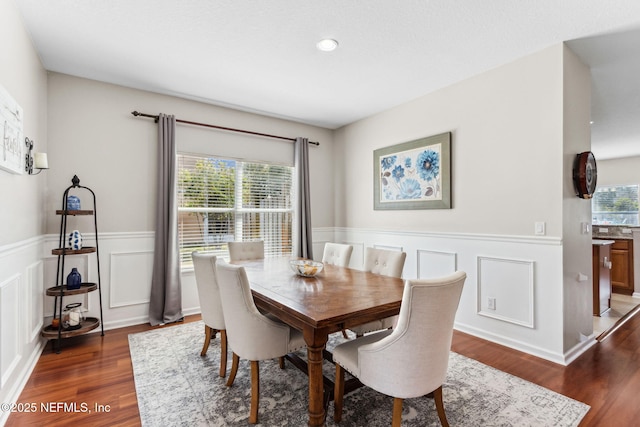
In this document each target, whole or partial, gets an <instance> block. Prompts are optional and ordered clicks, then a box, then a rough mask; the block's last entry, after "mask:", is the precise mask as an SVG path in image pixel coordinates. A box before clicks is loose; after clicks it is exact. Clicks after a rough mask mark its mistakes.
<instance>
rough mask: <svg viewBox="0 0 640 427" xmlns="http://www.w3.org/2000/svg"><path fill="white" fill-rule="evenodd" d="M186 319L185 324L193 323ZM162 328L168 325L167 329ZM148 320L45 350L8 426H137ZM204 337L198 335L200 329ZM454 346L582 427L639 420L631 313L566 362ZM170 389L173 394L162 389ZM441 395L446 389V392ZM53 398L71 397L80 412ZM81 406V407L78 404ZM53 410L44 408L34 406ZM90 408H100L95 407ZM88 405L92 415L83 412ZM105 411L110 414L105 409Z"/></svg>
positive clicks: (477, 343)
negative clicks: (137, 354) (141, 337)
mask: <svg viewBox="0 0 640 427" xmlns="http://www.w3.org/2000/svg"><path fill="white" fill-rule="evenodd" d="M199 319H200V316H190V317H188V318H187V319H185V322H192V321H197V320H199ZM165 327H166V326H165ZM148 329H151V327H150V326H149V325H139V326H133V327H129V328H122V329H118V330H112V331H107V332H106V333H105V336H104V337H101V336H100V335H99V334H92V335H87V336H81V337H75V338H71V339H68V340H66V341H65V342H64V346H63V349H62V352H61V353H60V354H56V353H54V352H52V351H51V345H48V346H47V347H46V349H45V350H44V352H43V354H42V356H41V357H40V360H39V361H38V364H37V366H36V367H35V369H34V371H33V373H32V375H31V378H30V379H29V381H28V383H27V384H26V386H25V388H24V390H23V392H22V394H21V396H20V399H19V400H18V402H19V403H22V404H24V403H35V404H36V405H37V407H38V410H37V411H36V412H35V413H13V414H12V415H11V416H10V417H9V420H8V422H7V424H6V425H7V426H25V425H46V426H48V427H51V426H68V425H73V424H75V425H87V426H107V425H108V426H139V425H140V416H139V413H138V406H137V400H136V393H135V385H134V381H133V370H132V367H131V358H130V356H129V345H128V339H127V336H128V334H130V333H135V332H141V331H145V330H148ZM203 335H204V334H203ZM452 349H453V351H455V352H457V353H460V354H463V355H465V356H467V357H471V358H473V359H476V360H478V361H480V362H482V363H485V364H487V365H490V366H493V367H495V368H497V369H500V370H502V371H504V372H508V373H510V374H513V375H516V376H518V377H521V378H524V379H525V380H528V381H531V382H533V383H536V384H539V385H541V386H543V387H547V388H549V389H551V390H554V391H556V392H558V393H561V394H564V395H566V396H569V397H572V398H574V399H577V400H579V401H581V402H584V403H587V404H588V405H590V406H591V410H590V411H589V412H588V413H587V415H586V417H585V418H584V420H583V422H582V424H581V426H631V425H638V420H639V419H640V405H638V395H639V394H640V360H639V359H640V315H636V316H633V317H632V318H631V319H629V320H628V321H627V322H626V323H625V324H624V325H623V326H621V327H620V328H619V329H618V330H616V331H615V332H614V333H613V334H611V335H610V336H609V337H608V338H607V339H606V340H604V341H603V342H601V343H598V344H596V345H595V346H593V347H592V348H591V349H589V350H588V351H587V352H586V353H585V354H583V355H582V356H581V357H580V358H579V359H577V360H576V361H575V362H573V363H572V364H571V365H569V366H561V365H557V364H555V363H552V362H549V361H546V360H542V359H539V358H536V357H534V356H531V355H528V354H524V353H521V352H518V351H515V350H512V349H509V348H505V347H502V346H499V345H496V344H492V343H488V342H487V341H484V340H481V339H478V338H475V337H472V336H470V335H466V334H463V333H460V332H455V333H454V339H453V347H452ZM167 392H168V393H170V392H171V391H170V390H168V391H167ZM444 393H445V394H446V389H445V391H444ZM56 402H63V403H67V404H68V403H70V402H77V411H78V412H69V409H71V408H69V407H67V408H64V407H63V406H61V407H58V406H56V404H55V403H56ZM83 402H84V403H85V404H86V405H87V406H86V408H85V407H83V406H82V405H81V404H82V403H83ZM42 403H44V404H48V405H49V407H50V408H53V409H55V408H59V412H43V411H42V410H41V408H40V405H41V404H42ZM95 405H101V406H100V407H98V409H102V410H103V411H102V412H99V411H96V406H95ZM84 409H88V410H90V411H91V412H88V411H87V412H82V411H83V410H84ZM107 411H108V412H107Z"/></svg>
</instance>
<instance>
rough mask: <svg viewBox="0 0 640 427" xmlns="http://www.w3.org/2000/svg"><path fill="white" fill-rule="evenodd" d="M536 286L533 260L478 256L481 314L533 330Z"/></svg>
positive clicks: (479, 306)
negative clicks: (534, 289)
mask: <svg viewBox="0 0 640 427" xmlns="http://www.w3.org/2000/svg"><path fill="white" fill-rule="evenodd" d="M533 284H534V277H533V261H524V260H516V259H511V258H494V257H487V256H479V257H478V290H477V295H478V299H477V305H478V314H480V315H482V316H487V317H493V318H494V319H499V320H503V321H505V322H511V323H514V324H516V325H522V326H526V327H527V328H533V327H534V323H533V309H534V306H533V295H534V292H533ZM489 298H492V299H493V301H494V302H495V305H494V306H493V307H489Z"/></svg>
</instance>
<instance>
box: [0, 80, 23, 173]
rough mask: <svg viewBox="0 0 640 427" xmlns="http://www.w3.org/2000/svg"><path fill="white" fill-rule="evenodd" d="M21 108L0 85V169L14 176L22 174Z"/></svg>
mask: <svg viewBox="0 0 640 427" xmlns="http://www.w3.org/2000/svg"><path fill="white" fill-rule="evenodd" d="M22 126H23V117H22V108H20V106H19V105H18V103H17V102H16V101H15V99H13V98H12V97H11V95H9V92H7V91H6V90H5V89H4V87H2V85H0V138H2V140H1V141H0V169H4V170H6V171H8V172H11V173H15V174H22V173H24V168H25V165H24V161H25V160H24V159H25V157H24V149H25V142H24V138H23V137H22V134H23V128H22Z"/></svg>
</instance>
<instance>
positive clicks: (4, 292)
mask: <svg viewBox="0 0 640 427" xmlns="http://www.w3.org/2000/svg"><path fill="white" fill-rule="evenodd" d="M21 278H22V276H21V275H19V274H16V275H14V276H12V277H9V278H8V279H6V280H4V281H3V282H2V283H0V307H2V311H1V312H0V334H2V341H1V346H0V366H1V367H2V377H1V378H2V379H1V381H0V387H4V386H5V384H6V383H7V380H8V379H9V378H10V377H11V375H13V373H14V371H15V369H16V367H17V366H18V363H19V362H20V358H21V354H20V353H21V351H22V348H21V346H20V344H21V341H22V340H23V339H24V337H23V334H21V332H22V331H21V329H22V328H21V324H22V320H23V316H22V310H21V307H20V279H21Z"/></svg>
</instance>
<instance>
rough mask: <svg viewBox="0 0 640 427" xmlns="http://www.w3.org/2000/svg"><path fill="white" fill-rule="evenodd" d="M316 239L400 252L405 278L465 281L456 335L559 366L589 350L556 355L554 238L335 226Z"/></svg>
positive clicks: (559, 287) (559, 283) (559, 284)
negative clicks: (457, 276)
mask: <svg viewBox="0 0 640 427" xmlns="http://www.w3.org/2000/svg"><path fill="white" fill-rule="evenodd" d="M316 237H317V238H318V239H319V241H335V242H339V243H347V242H359V244H360V245H361V247H362V251H364V248H366V247H387V248H402V249H403V250H404V251H405V252H406V253H407V260H406V262H405V267H404V270H403V277H404V278H405V279H414V278H434V277H440V276H445V275H448V274H451V273H453V272H454V271H456V270H461V271H465V272H466V273H467V280H466V282H465V286H464V290H463V293H462V297H461V300H460V305H459V308H458V312H457V316H456V324H455V327H456V329H458V330H460V331H462V332H466V333H469V334H471V335H475V336H478V337H480V338H483V339H486V340H489V341H493V342H496V343H499V344H502V345H505V346H508V347H511V348H514V349H517V350H520V351H523V352H526V353H529V354H533V355H536V356H538V357H541V358H544V359H547V360H551V361H553V362H556V363H560V364H566V363H568V362H569V361H570V360H572V359H573V358H575V353H576V351H578V352H582V351H585V350H586V348H588V347H583V348H580V349H571V350H569V351H567V352H566V353H565V352H564V350H563V286H564V285H563V266H562V241H561V239H559V238H552V237H547V236H545V237H538V236H499V235H498V236H496V235H478V234H462V233H429V232H393V231H380V230H370V229H355V228H336V229H335V230H334V233H333V234H331V233H330V231H329V229H322V230H314V239H316ZM354 253H355V248H354ZM350 266H351V267H354V268H362V266H363V260H359V259H357V257H353V258H352V263H351V265H350ZM534 272H535V274H534ZM488 294H491V295H494V296H495V298H496V302H497V306H496V307H497V309H496V310H495V311H489V310H487V309H486V296H487V295H488ZM590 338H592V337H590Z"/></svg>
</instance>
